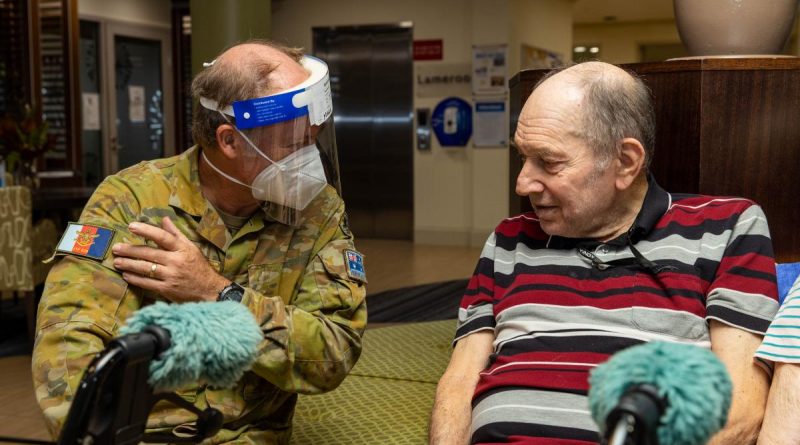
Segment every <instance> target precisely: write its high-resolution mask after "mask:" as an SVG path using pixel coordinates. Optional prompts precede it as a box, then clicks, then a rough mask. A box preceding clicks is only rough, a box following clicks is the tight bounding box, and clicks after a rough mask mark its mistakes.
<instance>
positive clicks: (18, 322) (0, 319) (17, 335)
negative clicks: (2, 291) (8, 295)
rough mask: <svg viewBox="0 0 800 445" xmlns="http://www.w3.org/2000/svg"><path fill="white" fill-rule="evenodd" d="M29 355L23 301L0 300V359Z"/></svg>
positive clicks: (29, 348)
mask: <svg viewBox="0 0 800 445" xmlns="http://www.w3.org/2000/svg"><path fill="white" fill-rule="evenodd" d="M30 353H31V345H30V342H28V323H27V319H26V318H25V301H24V300H20V301H19V302H18V303H14V301H13V300H12V299H8V300H0V357H10V356H12V355H22V354H30Z"/></svg>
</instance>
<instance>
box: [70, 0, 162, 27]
mask: <svg viewBox="0 0 800 445" xmlns="http://www.w3.org/2000/svg"><path fill="white" fill-rule="evenodd" d="M171 11H172V5H171V3H170V2H169V1H167V0H136V1H130V0H78V15H79V16H81V17H84V16H87V17H93V18H103V19H108V20H114V21H118V22H127V23H132V24H139V25H149V26H158V27H161V28H169V27H170V25H171Z"/></svg>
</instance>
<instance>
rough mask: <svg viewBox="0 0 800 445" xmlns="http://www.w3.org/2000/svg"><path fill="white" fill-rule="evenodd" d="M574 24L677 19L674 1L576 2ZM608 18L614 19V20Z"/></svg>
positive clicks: (585, 0) (587, 0)
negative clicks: (674, 11)
mask: <svg viewBox="0 0 800 445" xmlns="http://www.w3.org/2000/svg"><path fill="white" fill-rule="evenodd" d="M572 12H573V15H572V18H573V21H574V23H580V24H584V23H614V22H640V21H649V20H671V19H674V18H675V14H674V13H673V11H672V0H576V1H575V4H574V6H573V9H572ZM608 17H614V19H613V20H610V19H608Z"/></svg>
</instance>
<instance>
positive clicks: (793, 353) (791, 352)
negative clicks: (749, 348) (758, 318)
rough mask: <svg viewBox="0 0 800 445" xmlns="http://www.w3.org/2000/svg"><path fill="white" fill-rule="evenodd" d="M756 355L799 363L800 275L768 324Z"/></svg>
mask: <svg viewBox="0 0 800 445" xmlns="http://www.w3.org/2000/svg"><path fill="white" fill-rule="evenodd" d="M756 357H758V358H761V359H765V360H769V361H772V362H785V363H800V277H798V279H797V281H795V282H794V285H793V286H792V288H791V289H790V290H789V293H788V294H787V295H786V300H784V302H783V305H782V306H781V308H780V309H779V310H778V314H777V315H776V316H775V320H773V322H772V324H771V325H769V329H768V330H767V335H765V336H764V341H763V342H761V346H760V347H759V348H758V350H757V351H756Z"/></svg>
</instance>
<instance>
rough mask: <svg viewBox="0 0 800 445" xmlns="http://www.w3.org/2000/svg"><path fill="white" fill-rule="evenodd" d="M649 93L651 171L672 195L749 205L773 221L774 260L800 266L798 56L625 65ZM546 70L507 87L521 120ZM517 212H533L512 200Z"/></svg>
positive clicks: (512, 161) (515, 164)
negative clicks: (727, 199) (652, 148)
mask: <svg viewBox="0 0 800 445" xmlns="http://www.w3.org/2000/svg"><path fill="white" fill-rule="evenodd" d="M623 67H625V68H627V69H630V70H632V71H634V72H636V73H638V74H639V75H640V76H641V77H642V78H643V80H644V81H645V83H646V84H647V85H648V86H649V87H650V89H651V90H652V92H653V98H654V104H655V110H656V147H655V157H654V159H653V163H652V166H651V170H652V172H653V174H654V175H655V177H656V180H657V181H658V182H659V184H661V185H662V186H663V187H664V188H665V189H666V190H668V191H671V192H688V193H702V194H708V195H731V196H743V197H746V198H750V199H752V200H754V201H756V202H757V203H759V204H760V205H761V206H762V207H763V208H764V212H765V213H766V214H767V219H768V220H769V226H770V231H771V233H772V239H773V244H774V246H775V256H776V259H777V260H778V261H780V262H787V261H800V224H798V223H800V59H798V58H747V59H745V58H739V59H695V60H679V61H668V62H657V63H640V64H628V65H623ZM544 73H545V71H544V70H529V71H522V72H520V73H519V74H517V75H516V76H515V77H514V78H513V79H512V80H511V115H512V128H511V131H512V134H513V130H514V128H513V127H514V126H515V123H516V117H517V116H518V115H519V110H520V109H521V108H522V104H524V103H525V99H527V97H528V96H529V95H530V92H531V90H532V89H533V86H534V85H535V84H536V82H537V81H538V79H539V78H541V76H542V75H543V74H544ZM509 165H510V166H511V170H510V171H511V189H510V193H511V194H512V199H511V209H510V211H511V213H518V212H520V211H525V210H526V209H530V205H529V204H528V202H527V199H525V198H522V199H520V198H519V197H517V196H516V195H514V183H515V181H516V175H517V174H518V172H519V160H518V156H517V154H516V150H515V149H514V148H511V152H510V153H509Z"/></svg>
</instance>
